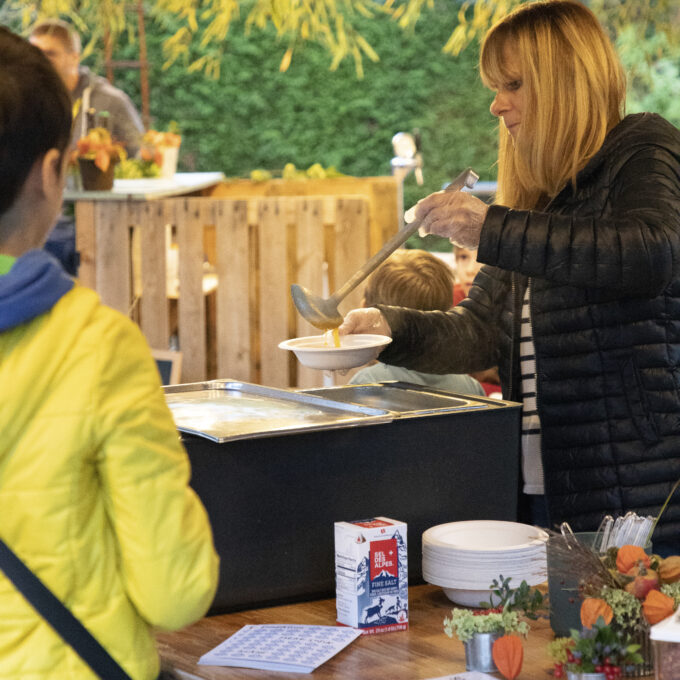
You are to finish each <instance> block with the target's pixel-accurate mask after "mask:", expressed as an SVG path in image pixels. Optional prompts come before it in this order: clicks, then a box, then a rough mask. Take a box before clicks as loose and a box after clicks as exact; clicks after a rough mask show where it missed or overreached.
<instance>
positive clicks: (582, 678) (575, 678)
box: [567, 671, 607, 680]
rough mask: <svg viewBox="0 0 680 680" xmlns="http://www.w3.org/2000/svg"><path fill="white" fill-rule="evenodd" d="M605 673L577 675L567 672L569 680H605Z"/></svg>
mask: <svg viewBox="0 0 680 680" xmlns="http://www.w3.org/2000/svg"><path fill="white" fill-rule="evenodd" d="M606 677H607V676H606V675H605V674H604V673H576V672H574V671H567V680H605V678H606Z"/></svg>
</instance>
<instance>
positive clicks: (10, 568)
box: [0, 538, 131, 680]
mask: <svg viewBox="0 0 680 680" xmlns="http://www.w3.org/2000/svg"><path fill="white" fill-rule="evenodd" d="M0 569H1V570H2V571H4V572H5V575H6V576H7V578H9V579H10V581H12V582H13V583H14V585H15V587H16V589H17V590H18V591H19V592H20V593H21V594H22V595H23V596H24V597H25V598H26V599H27V600H28V602H29V603H30V604H31V605H32V606H33V608H34V609H35V610H36V611H37V612H38V614H40V615H41V616H42V617H43V618H44V619H45V620H46V621H47V623H49V624H50V626H52V628H54V630H55V631H56V632H57V633H59V635H60V636H61V637H62V638H63V640H64V642H66V643H67V644H69V645H70V646H71V647H72V648H73V649H74V650H75V651H76V652H77V653H78V655H79V656H80V658H81V659H82V660H83V661H84V662H85V663H86V664H87V665H88V666H89V667H90V668H91V669H92V670H93V671H94V672H95V673H96V674H97V676H98V677H100V678H102V679H103V680H131V678H130V676H129V675H128V674H127V673H126V672H125V671H124V670H123V669H122V668H121V667H120V665H119V664H118V663H117V662H116V661H115V660H114V659H113V657H112V656H111V655H110V654H109V653H108V652H107V651H106V650H105V649H104V648H103V647H102V646H101V645H100V644H99V642H97V640H96V639H95V638H94V637H93V636H92V634H91V633H90V631H89V630H87V628H85V626H83V624H82V623H80V621H79V620H78V619H77V618H76V617H75V616H73V614H71V612H70V611H69V610H68V609H67V608H66V607H65V606H64V605H63V604H62V603H61V602H60V601H59V599H57V598H56V597H55V595H54V593H52V591H51V590H50V589H49V588H47V587H46V586H45V584H44V583H43V582H42V581H41V580H40V579H39V578H38V577H37V576H36V575H35V574H34V573H33V572H32V571H31V570H30V569H29V568H28V567H27V566H26V565H25V564H24V563H23V562H22V561H21V560H20V559H19V558H18V557H17V556H16V554H15V553H14V552H13V551H12V549H11V548H10V547H9V546H8V545H7V544H6V543H5V542H4V541H3V540H2V539H1V538H0Z"/></svg>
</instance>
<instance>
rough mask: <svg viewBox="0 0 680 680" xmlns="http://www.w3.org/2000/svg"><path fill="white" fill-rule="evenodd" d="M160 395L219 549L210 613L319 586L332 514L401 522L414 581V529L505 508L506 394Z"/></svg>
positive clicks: (366, 390)
mask: <svg viewBox="0 0 680 680" xmlns="http://www.w3.org/2000/svg"><path fill="white" fill-rule="evenodd" d="M165 392H166V399H167V401H168V405H169V406H170V408H171V410H172V412H173V415H174V417H175V422H176V424H177V427H178V429H179V430H180V432H181V435H182V440H183V442H184V445H185V447H186V449H187V451H188V453H189V458H190V460H191V466H192V480H191V484H192V486H193V488H194V489H195V490H196V492H197V493H198V495H199V496H200V498H201V500H202V501H203V503H204V505H205V507H206V509H207V511H208V514H209V516H210V520H211V523H212V527H213V532H214V537H215V546H216V548H217V551H218V553H219V554H220V557H221V565H220V585H219V588H218V592H217V595H216V597H215V600H214V602H213V604H212V607H211V610H210V612H209V613H210V614H217V613H221V612H226V611H234V610H238V609H244V608H251V607H255V606H266V605H272V604H278V603H283V602H293V601H302V600H308V599H316V598H320V597H328V596H330V595H332V594H333V592H334V587H335V586H334V546H333V523H334V522H336V521H340V520H356V519H362V518H367V517H374V516H376V515H381V516H387V517H392V518H394V519H398V520H401V521H404V522H406V523H407V524H408V552H409V555H408V561H409V583H411V584H417V583H422V573H421V558H420V542H421V535H422V533H423V531H425V529H427V528H429V527H431V526H433V525H436V524H441V523H443V522H451V521H457V520H468V519H496V520H511V521H513V520H515V519H516V516H517V498H518V484H519V472H520V459H519V446H520V441H519V440H520V417H521V413H520V408H521V407H520V405H519V404H516V403H513V402H508V401H501V400H496V399H488V398H484V397H478V396H467V395H463V394H454V393H451V392H445V391H440V390H435V389H430V388H426V387H423V386H419V385H411V384H407V383H399V382H386V383H372V384H367V385H345V386H338V387H326V388H317V389H313V390H299V391H296V390H284V389H275V388H269V387H264V386H261V385H255V384H250V383H244V382H240V381H235V380H213V381H208V382H201V383H191V384H186V385H175V386H171V387H166V388H165Z"/></svg>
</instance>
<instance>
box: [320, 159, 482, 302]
mask: <svg viewBox="0 0 680 680" xmlns="http://www.w3.org/2000/svg"><path fill="white" fill-rule="evenodd" d="M478 179H479V175H477V174H476V173H475V172H474V170H472V168H467V169H466V170H463V172H461V173H460V175H458V177H456V178H455V179H454V180H453V181H452V182H451V183H450V184H449V185H448V186H447V187H446V188H445V189H444V192H445V193H448V192H451V191H460V190H461V189H462V188H463V187H464V186H466V185H467V186H468V187H473V186H474V184H475V182H477V180H478ZM421 222H422V220H413V222H411V223H410V224H408V225H407V226H405V227H404V228H403V229H400V230H399V231H398V232H397V233H396V234H395V235H394V236H393V237H392V238H391V239H389V241H386V242H385V244H384V245H383V247H382V248H381V249H380V250H379V251H378V252H377V253H376V254H375V255H373V257H371V258H370V259H369V260H368V261H367V262H366V264H364V266H363V267H361V269H359V270H357V271H356V272H355V273H354V274H353V275H352V276H351V277H350V278H349V279H348V280H347V281H345V283H344V284H343V285H342V286H340V288H338V290H336V291H335V293H333V294H332V295H331V296H330V298H329V299H332V300H334V301H335V302H336V303H338V302H340V301H341V300H344V299H345V296H347V295H348V294H349V293H351V292H352V291H353V290H354V289H355V288H356V287H357V286H358V285H359V284H360V283H361V282H362V281H363V280H364V279H365V278H366V277H367V276H368V275H369V274H371V273H372V272H373V270H375V269H377V267H378V266H379V265H381V264H382V263H383V262H384V261H385V260H386V259H387V258H388V257H389V256H390V255H391V254H392V253H393V252H394V251H395V250H396V249H397V248H398V247H399V246H400V245H401V244H402V243H404V242H405V241H406V240H407V239H408V238H409V236H412V235H413V234H415V233H416V231H418V229H419V228H420V224H421Z"/></svg>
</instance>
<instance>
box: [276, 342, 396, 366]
mask: <svg viewBox="0 0 680 680" xmlns="http://www.w3.org/2000/svg"><path fill="white" fill-rule="evenodd" d="M390 342H392V338H388V337H387V336H386V335H369V334H363V333H361V334H357V335H341V336H340V347H335V346H334V345H333V340H332V339H330V340H328V339H327V338H326V336H324V335H310V336H307V337H304V338H292V339H291V340H284V341H283V342H281V343H279V347H280V348H281V349H288V350H291V351H292V352H294V353H295V356H296V357H297V359H298V361H299V362H300V363H301V364H302V365H303V366H307V367H309V368H318V369H320V370H329V371H334V370H337V369H346V368H355V367H356V366H363V365H364V364H367V363H368V362H369V361H373V359H375V358H376V357H377V356H378V354H380V352H381V350H382V348H383V347H384V346H385V345H388V344H389V343H390Z"/></svg>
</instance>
